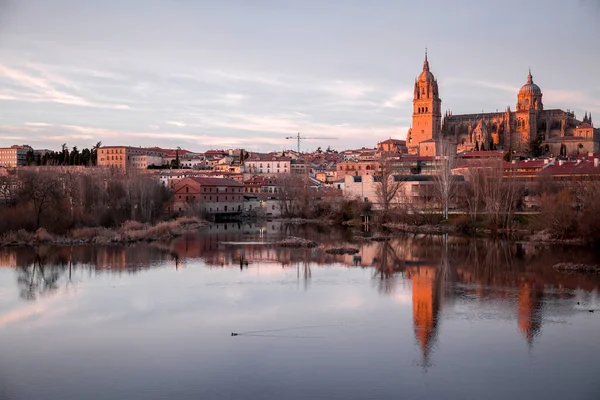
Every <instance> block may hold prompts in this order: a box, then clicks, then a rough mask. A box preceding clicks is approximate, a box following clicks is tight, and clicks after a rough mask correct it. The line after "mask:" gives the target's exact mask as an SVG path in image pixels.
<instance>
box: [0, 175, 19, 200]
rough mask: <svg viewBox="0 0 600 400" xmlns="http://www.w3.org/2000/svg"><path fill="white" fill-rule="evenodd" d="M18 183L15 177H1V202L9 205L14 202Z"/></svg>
mask: <svg viewBox="0 0 600 400" xmlns="http://www.w3.org/2000/svg"><path fill="white" fill-rule="evenodd" d="M16 189H17V181H16V179H15V177H14V176H13V175H8V174H7V175H0V202H1V203H2V204H4V205H7V204H9V203H11V202H13V201H14V199H15V191H16Z"/></svg>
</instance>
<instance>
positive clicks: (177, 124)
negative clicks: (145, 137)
mask: <svg viewBox="0 0 600 400" xmlns="http://www.w3.org/2000/svg"><path fill="white" fill-rule="evenodd" d="M165 123H166V124H169V125H173V126H178V127H180V128H183V127H184V126H185V123H184V122H180V121H167V122H165Z"/></svg>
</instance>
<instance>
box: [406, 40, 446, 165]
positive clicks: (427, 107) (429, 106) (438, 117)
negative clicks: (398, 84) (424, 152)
mask: <svg viewBox="0 0 600 400" xmlns="http://www.w3.org/2000/svg"><path fill="white" fill-rule="evenodd" d="M441 123H442V100H441V99H440V96H439V91H438V84H437V80H436V79H435V77H434V76H433V74H432V73H431V71H430V70H429V61H427V50H425V61H424V62H423V71H422V72H421V74H420V75H419V77H418V78H417V79H416V80H415V93H414V98H413V115H412V127H411V129H410V130H409V132H408V138H407V139H408V147H409V152H410V153H411V154H417V152H418V147H419V143H421V142H424V141H426V140H430V139H433V140H437V139H438V138H439V137H440V132H441Z"/></svg>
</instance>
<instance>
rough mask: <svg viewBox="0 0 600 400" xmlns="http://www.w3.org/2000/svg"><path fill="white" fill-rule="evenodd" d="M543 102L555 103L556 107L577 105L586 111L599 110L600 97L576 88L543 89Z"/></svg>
mask: <svg viewBox="0 0 600 400" xmlns="http://www.w3.org/2000/svg"><path fill="white" fill-rule="evenodd" d="M543 94H544V104H549V103H552V104H556V105H557V106H558V107H561V108H563V107H565V106H570V107H572V106H579V107H581V108H583V109H585V110H587V111H600V99H597V98H594V97H592V96H590V95H588V94H587V93H584V92H581V91H576V90H552V89H550V90H544V91H543Z"/></svg>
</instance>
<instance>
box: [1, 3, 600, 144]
mask: <svg viewBox="0 0 600 400" xmlns="http://www.w3.org/2000/svg"><path fill="white" fill-rule="evenodd" d="M599 39H600V0H544V1H539V0H538V1H532V0H518V1H516V0H505V1H482V0H479V1H470V0H462V1H461V0H454V1H448V0H439V1H437V0H429V1H401V0H345V1H342V0H328V1H323V0H297V1H295V0H294V1H292V0H214V1H209V0H206V1H203V0H160V1H159V0H118V1H116V0H102V1H100V0H97V1H96V0H94V1H92V0H77V1H75V0H70V1H66V0H37V1H36V0H0V147H5V146H10V145H12V144H23V143H27V144H30V145H31V146H33V147H34V148H36V149H42V148H49V149H60V146H61V144H62V143H67V145H68V146H70V147H72V146H78V147H79V148H83V147H91V146H93V145H94V144H95V143H97V142H98V141H102V143H103V144H104V145H133V146H161V147H171V148H173V147H177V146H180V147H181V148H185V149H189V150H195V151H204V150H208V149H211V148H212V149H219V148H237V147H244V148H246V149H249V150H255V151H280V150H284V149H290V148H291V149H295V147H296V142H295V141H294V140H288V139H286V137H287V136H291V135H295V134H296V133H297V132H300V133H301V134H302V135H304V136H307V137H326V138H330V139H321V140H318V139H313V140H306V141H303V142H302V150H314V149H316V148H317V147H323V148H326V147H327V146H331V147H332V148H334V149H346V148H356V147H362V146H366V147H374V146H375V145H376V143H377V142H378V141H381V140H385V139H387V138H389V137H393V138H398V139H404V138H405V137H406V133H407V130H408V128H409V126H410V121H411V116H412V94H413V85H414V79H415V78H416V76H417V75H418V74H419V73H420V71H421V69H422V65H423V58H424V52H425V48H428V58H429V63H430V67H431V71H432V72H433V73H434V75H435V76H436V78H437V80H438V83H439V89H440V96H441V98H442V109H443V110H448V109H450V110H452V111H453V113H454V114H460V113H474V112H480V111H481V110H484V111H496V109H499V110H504V109H505V108H506V107H507V106H511V109H513V110H514V109H515V103H516V98H517V92H518V90H519V87H520V86H521V85H523V84H524V83H525V81H526V77H527V72H528V68H530V67H531V71H532V74H533V80H534V82H535V83H537V84H538V85H539V86H540V87H541V88H542V91H543V93H544V98H543V102H544V106H545V108H561V109H565V110H566V109H570V110H574V111H575V113H576V115H577V117H578V118H580V119H581V118H582V117H583V114H584V112H585V111H589V112H592V114H593V115H597V116H598V117H597V118H598V121H599V122H598V123H596V125H600V77H599V75H598V71H599V70H600V40H599Z"/></svg>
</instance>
